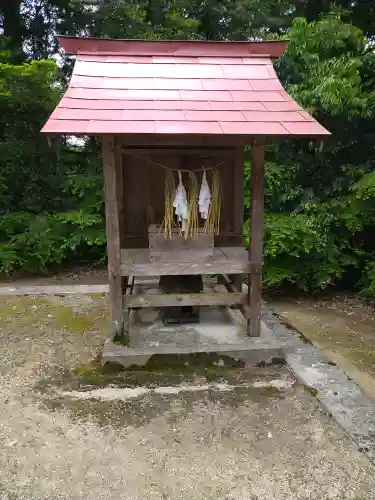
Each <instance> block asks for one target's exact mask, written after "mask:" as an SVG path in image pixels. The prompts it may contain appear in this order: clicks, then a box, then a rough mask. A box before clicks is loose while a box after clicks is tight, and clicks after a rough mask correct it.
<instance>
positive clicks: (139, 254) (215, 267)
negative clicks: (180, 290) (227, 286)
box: [121, 247, 254, 276]
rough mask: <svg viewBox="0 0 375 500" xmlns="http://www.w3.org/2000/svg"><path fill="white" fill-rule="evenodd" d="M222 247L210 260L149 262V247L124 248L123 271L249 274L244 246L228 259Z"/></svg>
mask: <svg viewBox="0 0 375 500" xmlns="http://www.w3.org/2000/svg"><path fill="white" fill-rule="evenodd" d="M222 250H223V249H222V248H215V249H214V254H213V257H212V260H211V261H209V262H205V261H203V262H161V263H160V262H149V251H148V249H133V250H130V249H126V250H122V263H121V272H122V274H124V275H126V276H128V275H130V274H132V275H135V276H165V275H178V274H180V275H187V274H223V273H224V274H243V273H244V274H247V273H249V270H250V268H251V266H253V265H254V263H251V262H250V263H249V261H248V259H247V252H246V250H245V249H244V248H240V247H239V248H237V249H236V258H235V259H227V258H226V257H225V255H224V254H223V252H222Z"/></svg>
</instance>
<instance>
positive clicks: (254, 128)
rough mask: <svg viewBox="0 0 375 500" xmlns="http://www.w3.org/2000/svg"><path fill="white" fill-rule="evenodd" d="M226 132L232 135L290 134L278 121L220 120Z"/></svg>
mask: <svg viewBox="0 0 375 500" xmlns="http://www.w3.org/2000/svg"><path fill="white" fill-rule="evenodd" d="M220 126H221V128H222V130H223V133H224V134H231V135H288V132H287V131H286V129H285V128H284V127H283V125H282V124H281V123H277V122H274V123H272V122H220Z"/></svg>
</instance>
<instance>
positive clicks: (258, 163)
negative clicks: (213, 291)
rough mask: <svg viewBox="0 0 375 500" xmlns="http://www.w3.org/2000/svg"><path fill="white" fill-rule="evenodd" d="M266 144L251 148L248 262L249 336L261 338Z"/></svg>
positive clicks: (261, 140) (261, 141) (257, 141)
mask: <svg viewBox="0 0 375 500" xmlns="http://www.w3.org/2000/svg"><path fill="white" fill-rule="evenodd" d="M264 141H265V139H264V138H263V137H260V138H256V139H253V143H252V147H251V187H250V211H249V239H250V242H249V243H250V244H249V261H251V262H253V263H255V266H252V268H251V269H250V273H249V275H248V300H249V306H250V311H249V318H248V320H247V334H248V335H249V336H250V337H259V336H260V315H261V305H262V266H261V264H262V261H263V237H264Z"/></svg>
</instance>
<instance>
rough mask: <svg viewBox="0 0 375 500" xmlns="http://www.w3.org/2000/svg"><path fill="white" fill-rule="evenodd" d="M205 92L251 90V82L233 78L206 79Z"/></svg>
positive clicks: (204, 83)
mask: <svg viewBox="0 0 375 500" xmlns="http://www.w3.org/2000/svg"><path fill="white" fill-rule="evenodd" d="M199 81H201V82H202V85H203V90H251V89H252V87H251V84H250V81H249V80H233V79H231V78H216V79H213V78H204V79H203V80H199Z"/></svg>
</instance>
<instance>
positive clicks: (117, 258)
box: [102, 135, 124, 335]
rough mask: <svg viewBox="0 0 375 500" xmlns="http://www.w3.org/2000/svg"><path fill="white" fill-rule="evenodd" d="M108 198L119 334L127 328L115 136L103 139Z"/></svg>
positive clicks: (110, 267) (110, 259)
mask: <svg viewBox="0 0 375 500" xmlns="http://www.w3.org/2000/svg"><path fill="white" fill-rule="evenodd" d="M102 154H103V171H104V198H105V218H106V234H107V254H108V283H109V301H110V308H111V315H112V320H113V323H114V325H115V328H116V329H117V334H118V335H122V334H123V331H124V314H123V313H124V311H123V290H122V288H123V285H124V280H123V279H122V278H121V245H120V201H121V200H120V198H121V195H120V187H121V188H122V184H120V181H121V178H122V176H121V173H120V165H119V161H118V155H116V144H115V138H114V136H111V135H104V136H103V138H102Z"/></svg>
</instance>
